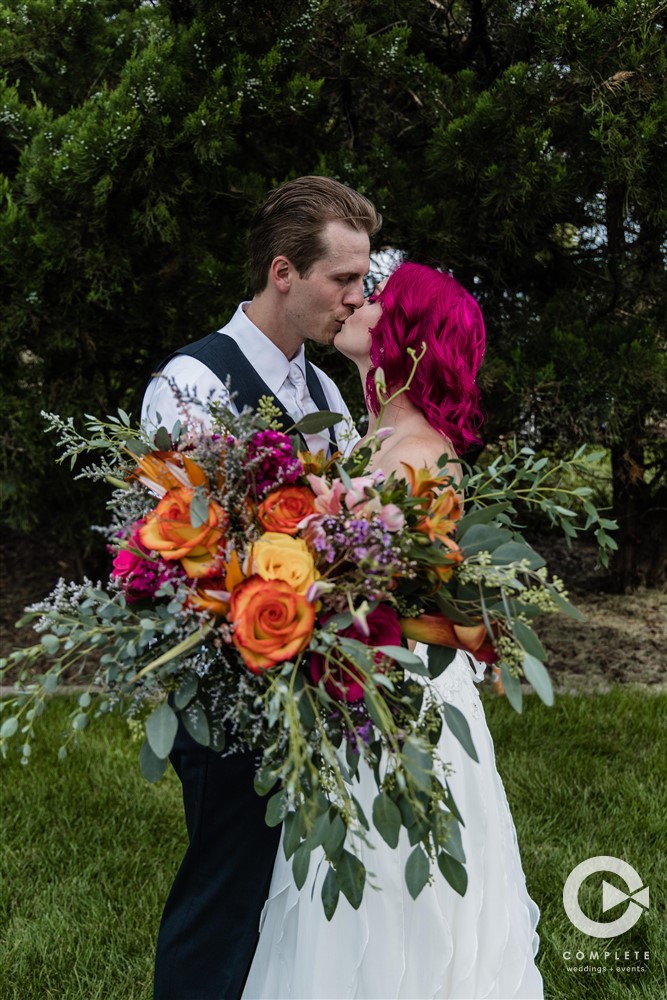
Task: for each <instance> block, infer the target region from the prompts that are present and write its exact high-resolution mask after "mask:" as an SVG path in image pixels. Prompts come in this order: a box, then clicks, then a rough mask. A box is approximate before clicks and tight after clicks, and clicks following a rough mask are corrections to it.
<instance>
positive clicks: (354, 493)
mask: <svg viewBox="0 0 667 1000" xmlns="http://www.w3.org/2000/svg"><path fill="white" fill-rule="evenodd" d="M383 479H384V472H382V470H381V469H376V470H375V472H372V473H371V474H370V476H357V477H356V478H355V479H352V480H351V483H352V486H351V487H350V489H348V491H347V493H346V494H345V504H346V506H347V509H348V510H354V511H355V513H356V508H357V507H358V506H359V504H365V503H366V502H367V501H368V500H369V499H370V497H371V496H372V495H373V492H374V491H375V487H376V486H377V484H378V483H379V482H381V481H382V480H383Z"/></svg>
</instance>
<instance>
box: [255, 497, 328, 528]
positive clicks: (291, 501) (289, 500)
mask: <svg viewBox="0 0 667 1000" xmlns="http://www.w3.org/2000/svg"><path fill="white" fill-rule="evenodd" d="M314 513H315V494H314V493H313V491H312V490H311V489H310V488H309V487H308V486H280V487H279V488H278V489H277V490H274V491H273V493H269V495H268V497H265V498H264V500H262V502H261V504H260V505H259V508H258V510H257V516H258V518H259V521H260V524H261V525H262V527H263V528H264V530H265V531H279V532H282V534H285V535H296V533H297V531H298V529H299V524H300V522H301V521H303V519H304V517H308V515H309V514H314Z"/></svg>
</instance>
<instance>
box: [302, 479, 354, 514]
mask: <svg viewBox="0 0 667 1000" xmlns="http://www.w3.org/2000/svg"><path fill="white" fill-rule="evenodd" d="M307 478H308V483H309V485H310V488H311V490H312V491H313V493H314V494H315V510H317V511H319V513H320V514H340V512H341V510H342V509H343V496H344V494H345V487H344V485H343V483H342V482H341V481H340V479H334V480H333V482H332V483H328V482H327V480H326V479H325V478H324V476H315V475H313V473H311V474H310V475H309V476H308V477H307Z"/></svg>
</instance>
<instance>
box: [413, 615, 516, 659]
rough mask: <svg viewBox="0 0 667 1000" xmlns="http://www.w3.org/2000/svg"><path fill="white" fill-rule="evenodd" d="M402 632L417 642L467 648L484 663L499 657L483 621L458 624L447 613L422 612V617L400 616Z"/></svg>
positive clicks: (452, 647) (451, 647)
mask: <svg viewBox="0 0 667 1000" xmlns="http://www.w3.org/2000/svg"><path fill="white" fill-rule="evenodd" d="M401 633H402V635H404V636H405V638H406V639H414V640H415V641H416V642H426V643H431V644H432V645H434V646H448V647H449V648H450V649H465V650H467V652H469V653H472V654H473V655H474V656H476V657H477V659H478V660H482V661H483V662H484V663H493V662H494V661H495V660H497V659H498V654H497V653H496V651H495V649H494V648H493V643H492V642H491V640H490V638H489V635H488V632H487V631H486V627H485V626H484V625H483V624H480V625H457V624H456V623H455V622H453V621H451V620H450V619H449V618H446V617H445V615H421V616H420V617H419V618H401Z"/></svg>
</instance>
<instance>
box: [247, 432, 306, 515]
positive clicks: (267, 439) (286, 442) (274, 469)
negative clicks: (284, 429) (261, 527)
mask: <svg viewBox="0 0 667 1000" xmlns="http://www.w3.org/2000/svg"><path fill="white" fill-rule="evenodd" d="M246 458H247V461H248V464H249V466H250V467H251V469H252V474H253V475H254V479H255V484H256V486H257V496H258V497H259V499H261V498H262V497H263V496H264V494H265V493H266V492H267V490H269V489H275V487H276V485H277V484H279V483H295V482H296V481H297V479H298V478H299V476H301V475H302V474H303V466H302V465H301V462H300V461H299V459H298V458H295V456H294V455H293V454H292V439H291V438H290V437H288V436H287V434H282V433H281V432H280V431H271V430H266V431H257V433H256V434H253V436H252V438H251V439H250V441H249V443H248V448H247V451H246Z"/></svg>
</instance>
